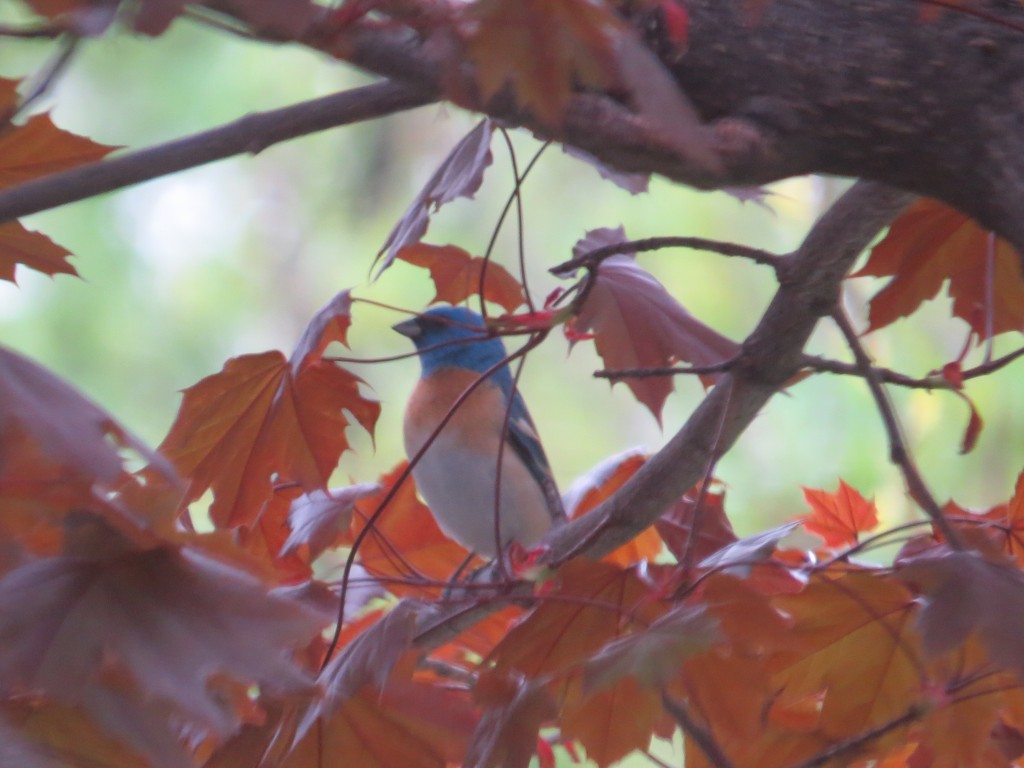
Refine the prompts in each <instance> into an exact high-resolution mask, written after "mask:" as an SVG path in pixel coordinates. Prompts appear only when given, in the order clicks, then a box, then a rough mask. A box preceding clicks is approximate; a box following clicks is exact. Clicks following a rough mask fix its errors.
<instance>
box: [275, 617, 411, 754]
mask: <svg viewBox="0 0 1024 768" xmlns="http://www.w3.org/2000/svg"><path fill="white" fill-rule="evenodd" d="M417 606H418V604H417V603H413V602H411V601H402V602H400V603H399V604H398V605H396V606H395V607H394V608H393V609H392V610H390V611H388V612H387V613H386V614H384V617H383V618H381V619H378V620H377V621H376V622H374V623H373V624H372V625H370V626H369V628H367V629H366V630H364V631H363V632H362V633H361V634H359V636H358V637H356V638H355V639H354V640H353V641H351V642H350V643H349V644H348V645H346V646H345V649H344V651H343V652H342V653H339V654H338V655H337V656H335V657H334V658H333V659H331V661H330V663H329V664H328V665H327V667H326V668H325V669H324V670H323V672H322V673H321V674H320V678H319V683H320V684H321V686H323V689H324V695H323V698H321V699H320V700H319V701H317V702H316V703H315V704H314V705H313V706H312V707H310V708H309V710H308V711H307V712H306V713H305V715H304V716H303V718H302V721H301V722H300V723H299V728H298V731H297V733H296V735H295V739H294V742H295V743H298V742H299V741H300V740H302V739H303V738H305V736H306V734H307V733H309V730H310V728H311V727H312V726H313V724H314V723H315V722H316V721H317V720H321V721H324V720H326V719H328V718H329V717H330V716H331V715H332V714H334V713H335V712H337V711H338V709H339V708H341V707H342V706H343V705H344V704H345V702H346V701H348V700H349V699H350V698H352V697H353V696H355V695H356V694H357V693H359V691H361V690H362V689H363V688H364V687H366V686H372V687H374V688H376V690H377V691H378V692H380V691H382V690H383V689H384V687H385V686H386V685H387V682H388V680H389V679H390V677H391V672H392V670H393V669H394V668H395V665H396V664H397V663H398V661H399V659H400V658H401V657H402V656H403V655H404V654H405V653H406V651H408V650H409V648H410V646H411V645H412V638H413V635H414V633H415V631H416V616H417V612H418V607H417Z"/></svg>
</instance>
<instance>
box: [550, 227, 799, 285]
mask: <svg viewBox="0 0 1024 768" xmlns="http://www.w3.org/2000/svg"><path fill="white" fill-rule="evenodd" d="M663 248H690V249H693V250H696V251H710V252H712V253H718V254H721V255H722V256H735V257H737V258H741V259H750V260H751V261H753V262H754V263H755V264H763V265H765V266H769V267H771V268H772V269H776V270H777V269H779V268H780V266H779V265H780V264H781V263H782V262H783V261H784V259H785V258H786V257H784V256H780V255H778V254H774V253H769V252H768V251H765V250H762V249H761V248H752V247H750V246H748V245H740V244H738V243H726V242H722V241H721V240H708V239H707V238H704V237H668V236H666V237H646V238H643V239H641V240H627V241H625V242H622V243H612V244H611V245H605V246H603V247H601V248H595V249H594V250H592V251H588V252H587V253H583V254H580V255H579V256H577V257H575V258H573V259H570V260H569V261H566V262H563V263H562V264H559V265H558V266H555V267H552V268H551V269H550V270H548V271H549V272H551V274H553V275H557V276H559V277H564V276H565V275H571V274H572V273H573V272H575V271H576V270H577V269H579V268H580V267H586V268H587V269H594V268H596V267H597V266H598V265H599V264H600V263H601V262H602V261H604V260H605V259H607V258H610V257H612V256H617V255H619V254H622V253H642V252H644V251H658V250H661V249H663Z"/></svg>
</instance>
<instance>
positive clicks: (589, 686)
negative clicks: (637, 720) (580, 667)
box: [583, 605, 720, 692]
mask: <svg viewBox="0 0 1024 768" xmlns="http://www.w3.org/2000/svg"><path fill="white" fill-rule="evenodd" d="M719 637H720V636H719V633H718V624H717V622H716V621H715V620H714V619H713V618H711V617H710V616H709V615H708V613H707V612H706V610H705V609H704V608H703V607H702V606H690V605H680V606H676V607H675V608H673V609H672V610H670V611H668V612H667V613H665V614H664V615H662V616H659V617H658V619H657V620H655V622H654V623H653V624H651V626H650V627H648V628H647V629H645V630H642V631H640V632H634V633H633V634H630V635H627V636H625V637H620V638H617V639H615V640H612V641H611V642H610V643H608V644H607V645H606V646H605V647H604V648H602V649H601V650H599V651H598V652H597V653H595V654H594V655H593V656H591V657H590V659H589V660H588V661H587V662H586V664H585V672H584V678H583V686H584V690H585V691H587V692H589V691H592V690H594V689H597V688H603V687H606V686H608V685H609V684H610V683H613V682H616V681H618V680H620V679H621V678H623V677H626V676H629V677H632V678H634V679H635V680H637V682H639V683H640V684H641V685H644V686H647V687H651V688H657V689H659V690H660V689H661V688H662V687H663V686H664V685H665V684H666V683H668V681H669V680H670V679H671V678H673V677H675V675H676V674H677V672H678V669H679V666H680V665H681V664H682V663H683V661H684V660H685V659H686V658H688V657H690V656H693V655H695V654H697V653H700V652H701V651H704V650H707V649H708V648H709V647H710V646H711V645H712V644H714V643H715V642H716V641H717V640H718V639H719Z"/></svg>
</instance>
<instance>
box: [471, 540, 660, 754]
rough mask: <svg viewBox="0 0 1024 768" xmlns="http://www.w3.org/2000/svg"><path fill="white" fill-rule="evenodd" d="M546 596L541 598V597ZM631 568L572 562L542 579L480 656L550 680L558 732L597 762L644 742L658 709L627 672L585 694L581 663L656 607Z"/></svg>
mask: <svg viewBox="0 0 1024 768" xmlns="http://www.w3.org/2000/svg"><path fill="white" fill-rule="evenodd" d="M544 597H548V598H549V599H548V600H544ZM664 610H665V608H664V606H663V605H662V604H661V603H660V601H658V600H656V599H654V597H653V594H652V589H651V587H650V585H649V584H647V583H645V582H644V581H643V580H642V579H641V578H640V577H639V574H638V571H637V569H636V568H620V567H618V566H616V565H613V564H611V563H606V562H588V561H583V560H573V561H570V562H568V563H566V564H565V565H564V566H562V568H561V569H560V570H559V571H558V573H557V574H556V575H555V576H554V577H553V578H552V579H551V580H550V581H549V582H547V583H546V584H545V585H544V590H543V591H542V593H541V595H540V596H539V605H538V606H537V608H535V609H534V610H533V611H532V612H531V613H529V614H528V615H527V616H526V617H525V618H524V619H523V620H522V621H520V622H519V623H518V624H516V625H515V626H513V627H512V628H511V629H510V630H509V632H508V633H507V634H506V636H505V638H504V639H503V640H502V641H501V642H500V643H499V644H498V645H497V646H496V647H495V648H494V650H493V651H492V652H491V654H490V656H489V657H488V658H489V660H490V661H492V662H493V664H494V669H495V670H497V671H498V672H501V673H509V674H514V673H516V672H519V673H522V674H525V675H526V676H527V677H529V678H537V677H540V676H546V677H550V678H552V679H553V682H552V683H551V686H552V688H555V689H558V690H559V691H560V695H559V697H558V698H559V702H560V717H559V722H560V724H561V726H562V731H563V735H564V736H565V737H566V738H568V739H579V740H580V742H581V743H582V745H583V746H584V748H585V749H586V750H587V754H588V755H589V756H590V757H591V758H592V759H594V760H596V761H597V762H598V764H599V765H602V766H603V765H608V764H610V763H611V762H613V761H615V760H618V759H619V758H621V757H622V756H623V755H626V754H628V753H629V752H631V751H632V750H634V749H640V748H644V747H646V746H647V745H648V744H649V743H650V739H651V737H652V735H653V733H654V730H655V728H656V726H657V725H658V723H659V722H660V721H661V717H662V708H661V697H660V694H659V693H657V692H655V691H651V690H649V689H646V688H643V687H642V686H640V685H639V684H637V683H636V681H634V680H632V679H631V678H622V679H620V680H618V681H616V682H615V683H614V684H613V685H612V686H611V687H609V688H606V689H602V690H600V691H595V692H591V693H588V692H585V691H584V684H583V665H584V664H585V662H586V661H587V660H588V659H590V657H591V656H593V654H594V653H596V652H597V651H598V650H599V649H601V648H602V647H604V646H605V645H607V644H608V643H609V642H611V641H612V640H614V639H617V638H619V637H623V636H626V635H628V634H630V633H631V632H633V631H641V630H642V629H644V628H646V627H647V626H649V625H650V623H651V622H653V621H654V620H655V619H656V618H657V617H658V616H660V615H661V614H662V613H664Z"/></svg>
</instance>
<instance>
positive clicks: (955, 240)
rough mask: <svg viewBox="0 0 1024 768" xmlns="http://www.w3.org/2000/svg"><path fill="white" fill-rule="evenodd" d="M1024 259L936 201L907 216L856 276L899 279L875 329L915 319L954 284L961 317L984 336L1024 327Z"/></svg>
mask: <svg viewBox="0 0 1024 768" xmlns="http://www.w3.org/2000/svg"><path fill="white" fill-rule="evenodd" d="M1020 265H1021V259H1020V255H1019V254H1018V253H1017V251H1016V250H1015V249H1014V248H1013V246H1011V245H1010V244H1009V243H1008V242H1007V241H1006V240H1004V239H1002V238H998V237H996V236H995V235H993V234H992V233H991V232H988V231H986V230H984V229H982V228H981V227H980V226H979V225H978V224H977V223H976V222H975V221H974V220H973V219H970V218H968V217H967V216H965V215H964V214H962V213H960V212H959V211H957V210H955V209H953V208H950V207H949V206H947V205H944V204H943V203H940V202H938V201H936V200H930V199H925V200H921V201H919V202H917V203H915V204H914V205H912V206H911V207H910V208H908V209H907V211H906V212H904V213H903V215H902V216H900V217H899V218H898V219H896V221H895V222H893V225H892V226H891V227H890V228H889V233H888V234H887V235H886V236H885V238H884V239H883V240H882V242H880V243H879V244H878V245H876V246H875V247H874V248H873V249H872V251H871V257H870V258H869V259H868V262H867V264H865V265H864V266H863V267H862V268H861V269H860V271H858V272H856V273H854V275H853V276H854V277H861V276H865V275H873V276H876V277H892V280H890V281H889V283H888V284H886V286H885V287H884V288H882V290H880V291H879V292H878V293H876V294H875V296H874V297H873V298H872V299H871V309H870V312H869V319H870V326H869V327H868V331H874V330H876V329H878V328H882V327H883V326H886V325H889V324H890V323H892V322H894V321H895V320H897V319H899V318H901V317H906V316H908V315H910V314H911V313H912V312H913V311H914V310H916V309H917V308H918V307H919V306H920V305H921V303H922V302H924V301H927V300H928V299H933V298H935V297H936V296H937V295H938V293H939V291H940V290H941V288H942V286H943V285H944V284H946V283H947V281H948V283H949V295H950V296H951V297H952V299H953V315H954V316H955V317H959V318H960V319H962V320H964V321H965V322H967V323H968V324H969V325H970V326H971V329H972V330H973V331H974V332H975V333H977V334H978V336H979V337H980V338H982V339H986V338H989V337H990V336H994V335H996V334H998V333H1003V332H1004V331H1014V330H1017V331H1019V330H1024V276H1022V274H1021V266H1020Z"/></svg>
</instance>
